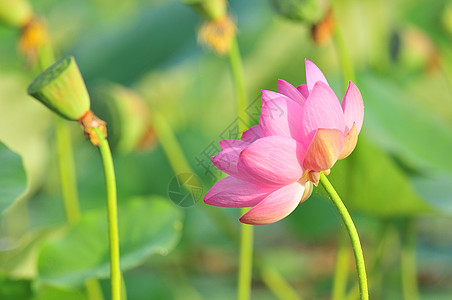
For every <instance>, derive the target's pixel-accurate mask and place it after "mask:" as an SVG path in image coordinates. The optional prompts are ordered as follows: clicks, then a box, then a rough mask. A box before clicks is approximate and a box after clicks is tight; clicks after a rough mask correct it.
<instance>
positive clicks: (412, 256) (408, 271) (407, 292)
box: [400, 219, 419, 300]
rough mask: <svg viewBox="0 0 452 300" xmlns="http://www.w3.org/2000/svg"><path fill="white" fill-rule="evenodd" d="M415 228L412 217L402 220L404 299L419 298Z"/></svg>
mask: <svg viewBox="0 0 452 300" xmlns="http://www.w3.org/2000/svg"><path fill="white" fill-rule="evenodd" d="M415 233H416V232H415V228H414V222H413V220H412V219H407V220H404V224H403V227H402V229H401V235H402V237H401V239H402V252H401V259H400V263H401V270H402V290H403V295H404V299H410V300H417V299H419V291H418V285H417V276H416V274H417V272H416V252H415V242H414V238H415Z"/></svg>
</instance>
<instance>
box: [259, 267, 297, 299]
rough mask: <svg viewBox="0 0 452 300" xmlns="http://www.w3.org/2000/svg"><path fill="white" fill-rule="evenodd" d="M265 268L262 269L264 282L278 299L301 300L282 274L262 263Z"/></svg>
mask: <svg viewBox="0 0 452 300" xmlns="http://www.w3.org/2000/svg"><path fill="white" fill-rule="evenodd" d="M261 264H262V265H264V266H263V267H261V268H260V274H261V277H262V281H264V283H265V284H266V285H267V286H268V287H269V289H270V290H271V291H272V292H273V294H275V296H276V297H277V298H278V299H281V300H301V297H300V296H298V294H297V292H296V291H295V290H294V289H293V288H292V287H291V286H290V284H289V283H287V281H286V280H285V279H284V277H282V276H281V274H280V273H279V272H278V271H277V270H276V269H274V268H272V267H269V266H266V265H265V264H264V263H262V262H261Z"/></svg>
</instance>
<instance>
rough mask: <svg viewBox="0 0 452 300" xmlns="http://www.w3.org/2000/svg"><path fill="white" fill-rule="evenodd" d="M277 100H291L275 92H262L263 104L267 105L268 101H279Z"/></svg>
mask: <svg viewBox="0 0 452 300" xmlns="http://www.w3.org/2000/svg"><path fill="white" fill-rule="evenodd" d="M277 98H287V99H290V98H289V97H287V96H285V95H283V94H280V93H277V92H273V91H267V90H262V91H261V100H262V104H265V102H267V101H268V100H272V99H277Z"/></svg>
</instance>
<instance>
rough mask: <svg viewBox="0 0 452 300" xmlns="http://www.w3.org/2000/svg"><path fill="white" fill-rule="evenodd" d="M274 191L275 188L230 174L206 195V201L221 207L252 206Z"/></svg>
mask: <svg viewBox="0 0 452 300" xmlns="http://www.w3.org/2000/svg"><path fill="white" fill-rule="evenodd" d="M272 191H274V189H269V188H263V187H262V186H257V185H255V184H252V183H249V182H247V181H244V180H241V179H238V178H235V177H232V176H228V177H225V178H223V179H221V180H220V181H218V182H217V183H215V185H214V186H213V187H212V188H211V189H210V190H209V191H208V192H207V194H206V195H205V196H204V202H205V203H207V204H210V205H215V206H220V207H250V206H255V205H256V204H258V203H259V202H260V201H262V199H264V198H265V197H266V196H267V195H269V194H270V193H271V192H272Z"/></svg>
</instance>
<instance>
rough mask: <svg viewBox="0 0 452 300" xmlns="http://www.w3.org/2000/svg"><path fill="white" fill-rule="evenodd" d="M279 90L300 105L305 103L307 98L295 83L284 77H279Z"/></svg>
mask: <svg viewBox="0 0 452 300" xmlns="http://www.w3.org/2000/svg"><path fill="white" fill-rule="evenodd" d="M278 92H279V93H280V94H283V95H286V96H287V97H289V98H290V99H292V100H294V101H295V102H297V103H298V104H300V105H303V104H304V103H305V101H306V98H305V97H304V96H303V95H302V94H301V93H300V92H299V91H298V90H297V89H296V88H295V87H294V86H293V85H291V84H290V83H288V82H287V81H285V80H282V79H278Z"/></svg>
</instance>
